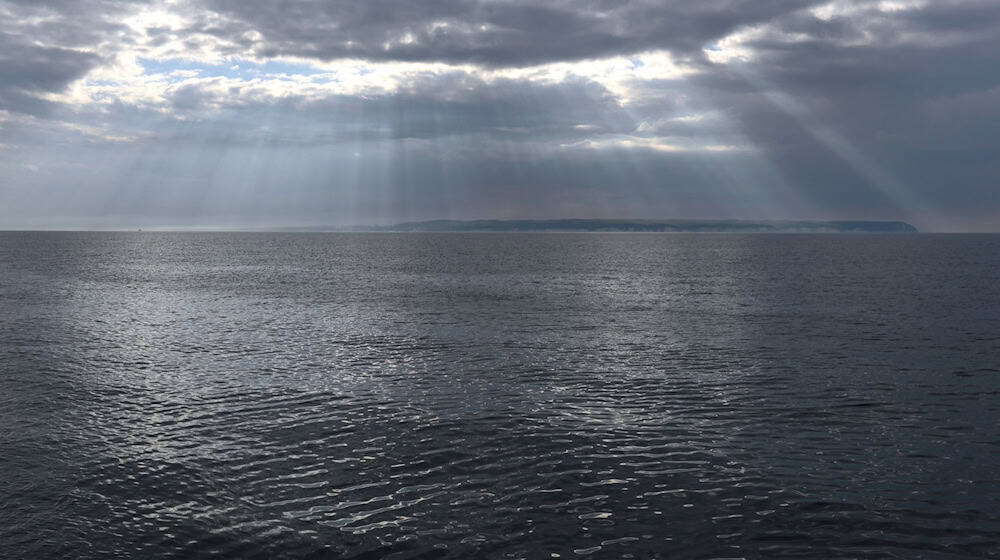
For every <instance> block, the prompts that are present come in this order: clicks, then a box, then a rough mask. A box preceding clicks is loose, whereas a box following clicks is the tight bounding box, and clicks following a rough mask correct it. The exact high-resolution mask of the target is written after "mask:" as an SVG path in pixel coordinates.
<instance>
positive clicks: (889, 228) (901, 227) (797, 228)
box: [357, 219, 917, 233]
mask: <svg viewBox="0 0 1000 560" xmlns="http://www.w3.org/2000/svg"><path fill="white" fill-rule="evenodd" d="M357 229H358V230H360V231H400V232H403V231H414V232H419V231H424V232H449V231H451V232H459V231H468V232H476V231H482V232H503V231H508V232H514V231H525V232H531V231H537V232H544V231H609V232H628V231H635V232H719V233H726V232H730V233H732V232H736V233H739V232H743V233H758V232H760V233H768V232H771V233H917V228H915V227H913V226H912V225H910V224H908V223H906V222H873V221H832V222H813V221H790V220H763V221H753V220H599V219H567V220H431V221H425V222H404V223H401V224H395V225H390V226H370V227H359V228H357Z"/></svg>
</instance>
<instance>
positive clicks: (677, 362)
mask: <svg viewBox="0 0 1000 560" xmlns="http://www.w3.org/2000/svg"><path fill="white" fill-rule="evenodd" d="M588 556H589V557H590V558H636V559H647V558H783V557H808V558H1000V236H963V235H885V236H868V235H839V236H838V235H725V234H707V235H697V234H690V235H685V234H680V235H669V234H668V235H657V234H646V235H643V234H635V235H632V234H402V235H395V234H315V235H314V234H220V233H212V234H202V233H0V557H2V558H5V559H6V558H11V559H14V558H25V559H28V558H31V559H44V558H154V557H172V558H185V559H187V558H226V557H228V558H285V557H287V558H300V557H309V558H372V559H374V558H400V559H402V558H422V559H427V558H532V559H534V558H538V559H548V558H564V559H566V558H581V557H588Z"/></svg>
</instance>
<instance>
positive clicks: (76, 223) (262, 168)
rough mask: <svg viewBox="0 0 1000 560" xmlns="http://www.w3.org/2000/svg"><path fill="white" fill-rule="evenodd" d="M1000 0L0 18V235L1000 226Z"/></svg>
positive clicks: (737, 1) (284, 7)
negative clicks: (36, 231)
mask: <svg viewBox="0 0 1000 560" xmlns="http://www.w3.org/2000/svg"><path fill="white" fill-rule="evenodd" d="M998 69H1000V4H998V3H997V2H995V1H993V0H983V1H979V0H934V1H920V0H896V1H889V0H879V1H874V0H856V1H845V0H834V1H832V2H830V1H825V2H819V1H818V2H808V1H786V0H707V1H704V2H686V1H685V2H680V1H678V2H664V1H632V2H627V1H613V2H612V1H605V0H590V1H569V0H564V1H552V2H536V1H528V0H493V1H476V0H428V1H417V2H396V1H388V0H371V1H367V2H336V1H327V0H300V1H291V2H270V1H264V0H163V1H141V0H135V1H125V0H120V1H119V0H72V1H71V0H32V1H30V2H29V1H21V0H0V228H2V227H15V228H19V227H139V226H145V227H150V226H154V227H155V226H203V227H212V226H222V227H241V226H255V227H260V226H263V227H267V226H296V225H303V226H306V225H308V226H314V225H342V224H351V223H354V224H357V223H386V222H395V221H403V220H414V219H430V218H558V217H609V218H613V217H636V218H679V217H681V218H682V217H699V218H733V217H735V218H751V219H764V218H795V219H901V220H907V221H910V222H912V223H914V224H916V225H917V226H918V227H921V228H923V229H943V230H995V229H997V224H998V223H1000V196H998V193H997V188H996V178H997V177H998V176H1000V141H998V138H1000V118H998V114H997V107H1000V70H998Z"/></svg>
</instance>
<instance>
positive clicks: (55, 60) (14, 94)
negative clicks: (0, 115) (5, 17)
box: [0, 33, 100, 114]
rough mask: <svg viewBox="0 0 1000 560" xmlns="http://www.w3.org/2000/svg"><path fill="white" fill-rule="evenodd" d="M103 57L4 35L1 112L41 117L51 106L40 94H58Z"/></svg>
mask: <svg viewBox="0 0 1000 560" xmlns="http://www.w3.org/2000/svg"><path fill="white" fill-rule="evenodd" d="M99 61H100V58H99V57H98V56H96V55H94V54H92V53H87V52H82V51H76V50H71V49H65V48H60V47H40V46H37V45H35V44H32V43H29V42H26V41H24V40H22V39H21V38H19V37H15V36H12V35H10V34H7V33H0V76H3V79H2V80H0V109H6V110H8V111H14V112H18V113H28V114H41V113H44V112H45V111H47V110H48V109H50V108H51V105H52V104H51V103H49V102H47V101H45V100H43V99H41V98H39V97H38V95H39V94H45V93H58V92H60V91H62V90H63V89H65V87H66V86H67V85H68V84H69V83H70V82H72V81H73V80H76V79H77V78H79V77H81V76H83V75H84V74H86V73H87V71H89V70H90V69H91V68H93V67H94V66H95V65H96V64H97V63H98V62H99Z"/></svg>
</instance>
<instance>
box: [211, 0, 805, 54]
mask: <svg viewBox="0 0 1000 560" xmlns="http://www.w3.org/2000/svg"><path fill="white" fill-rule="evenodd" d="M815 3H816V2H815V1H808V0H704V1H701V2H662V1H658V0H632V1H608V0H587V1H576V0H561V1H555V2H545V3H539V2H535V1H532V0H510V1H476V0H428V1H422V2H395V1H392V0H369V1H366V2H329V1H326V0H306V1H300V2H295V3H292V4H288V3H274V2H269V1H266V0H257V1H255V0H204V6H206V7H207V8H208V9H210V10H212V11H214V12H216V13H219V14H222V15H224V16H226V17H227V19H228V21H227V23H226V24H224V25H219V24H218V23H217V22H216V21H215V20H209V19H205V20H204V21H203V23H202V24H201V25H200V26H198V27H195V28H193V29H192V31H198V32H204V33H212V34H216V35H221V36H225V37H227V38H237V39H236V42H237V43H238V44H240V45H241V46H242V47H243V48H245V49H248V50H252V51H253V52H255V53H257V54H258V55H260V56H264V57H275V56H298V57H305V58H315V59H319V60H333V59H337V58H364V59H368V60H393V61H442V62H449V63H475V64H482V65H487V66H524V65H531V64H539V63H544V62H554V61H566V60H579V59H586V58H596V57H602V56H608V55H615V54H630V53H634V52H637V51H643V50H649V49H669V50H673V51H675V52H678V53H683V54H686V55H695V56H699V53H700V49H701V48H702V47H703V46H704V45H705V44H706V43H708V42H711V41H713V40H715V39H718V38H719V37H722V36H724V35H726V34H728V33H730V32H731V31H733V30H734V29H736V28H738V27H739V26H742V25H748V24H753V23H758V22H763V21H768V20H770V19H772V18H774V17H776V16H779V15H781V14H785V13H787V12H788V11H789V10H795V9H800V8H803V7H806V6H809V5H811V4H815ZM249 32H257V33H259V34H260V38H259V39H254V38H253V37H254V36H253V35H249V34H248V33H249Z"/></svg>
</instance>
